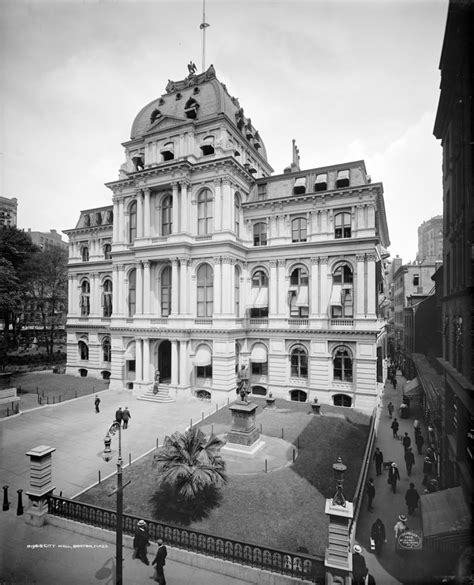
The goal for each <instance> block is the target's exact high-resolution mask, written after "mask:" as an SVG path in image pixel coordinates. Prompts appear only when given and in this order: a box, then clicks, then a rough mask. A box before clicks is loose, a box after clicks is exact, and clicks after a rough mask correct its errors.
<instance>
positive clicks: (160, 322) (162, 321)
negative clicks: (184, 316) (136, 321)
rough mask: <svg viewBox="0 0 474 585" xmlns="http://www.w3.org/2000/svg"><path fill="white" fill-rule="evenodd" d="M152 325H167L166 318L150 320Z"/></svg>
mask: <svg viewBox="0 0 474 585" xmlns="http://www.w3.org/2000/svg"><path fill="white" fill-rule="evenodd" d="M150 321H151V324H152V325H168V317H159V318H158V319H150Z"/></svg>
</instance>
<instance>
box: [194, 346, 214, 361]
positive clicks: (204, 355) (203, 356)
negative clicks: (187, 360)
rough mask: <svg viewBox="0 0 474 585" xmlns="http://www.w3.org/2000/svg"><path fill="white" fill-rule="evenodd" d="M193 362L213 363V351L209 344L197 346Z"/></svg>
mask: <svg viewBox="0 0 474 585" xmlns="http://www.w3.org/2000/svg"><path fill="white" fill-rule="evenodd" d="M193 364H194V365H195V366H210V365H211V364H212V353H211V350H210V348H209V347H208V346H207V345H200V346H199V347H198V348H197V350H196V355H195V356H194V360H193Z"/></svg>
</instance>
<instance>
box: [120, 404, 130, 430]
mask: <svg viewBox="0 0 474 585" xmlns="http://www.w3.org/2000/svg"><path fill="white" fill-rule="evenodd" d="M131 418H132V415H131V414H130V411H129V410H128V406H126V407H125V408H124V410H122V420H123V428H124V429H128V421H129V420H130V419H131Z"/></svg>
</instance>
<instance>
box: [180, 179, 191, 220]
mask: <svg viewBox="0 0 474 585" xmlns="http://www.w3.org/2000/svg"><path fill="white" fill-rule="evenodd" d="M179 184H180V186H181V231H182V232H189V225H188V211H189V210H188V206H189V201H188V183H187V181H180V183H179Z"/></svg>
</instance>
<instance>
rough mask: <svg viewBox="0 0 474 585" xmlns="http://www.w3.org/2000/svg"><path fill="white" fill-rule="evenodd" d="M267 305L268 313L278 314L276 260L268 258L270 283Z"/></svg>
mask: <svg viewBox="0 0 474 585" xmlns="http://www.w3.org/2000/svg"><path fill="white" fill-rule="evenodd" d="M268 292H269V298H268V302H269V307H268V314H269V315H271V316H275V315H278V272H277V260H270V283H269V291H268Z"/></svg>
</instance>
